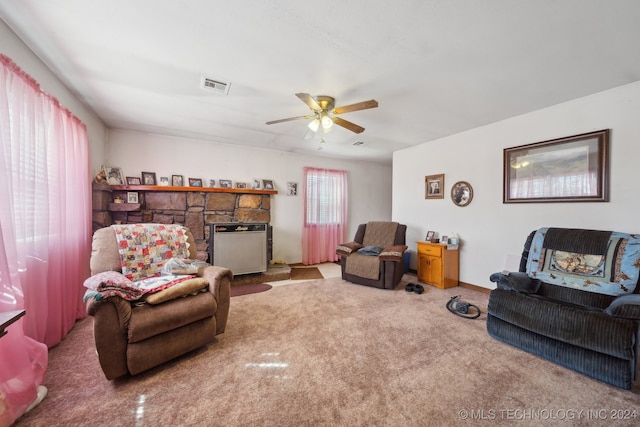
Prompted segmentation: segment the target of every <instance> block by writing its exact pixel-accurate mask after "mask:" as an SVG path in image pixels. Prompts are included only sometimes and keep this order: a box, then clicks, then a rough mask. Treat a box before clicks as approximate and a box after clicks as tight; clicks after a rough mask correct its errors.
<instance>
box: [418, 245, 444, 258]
mask: <svg viewBox="0 0 640 427" xmlns="http://www.w3.org/2000/svg"><path fill="white" fill-rule="evenodd" d="M443 248H444V246H441V245H435V244H427V245H425V244H422V245H418V253H421V254H425V255H431V256H437V257H442V249H443Z"/></svg>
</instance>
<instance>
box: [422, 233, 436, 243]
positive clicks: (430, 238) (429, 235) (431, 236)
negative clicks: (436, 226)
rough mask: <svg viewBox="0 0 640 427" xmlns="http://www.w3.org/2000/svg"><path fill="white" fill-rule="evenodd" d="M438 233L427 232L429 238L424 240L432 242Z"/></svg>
mask: <svg viewBox="0 0 640 427" xmlns="http://www.w3.org/2000/svg"><path fill="white" fill-rule="evenodd" d="M435 235H436V232H435V231H427V237H425V238H424V240H425V241H426V242H430V241H432V240H433V238H434V237H435Z"/></svg>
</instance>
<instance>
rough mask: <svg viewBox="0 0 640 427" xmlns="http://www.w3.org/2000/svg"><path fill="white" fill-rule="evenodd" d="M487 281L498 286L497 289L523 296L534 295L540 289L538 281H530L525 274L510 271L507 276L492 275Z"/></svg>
mask: <svg viewBox="0 0 640 427" xmlns="http://www.w3.org/2000/svg"><path fill="white" fill-rule="evenodd" d="M489 280H491V281H492V282H495V283H496V284H497V285H498V289H503V290H505V291H512V292H520V293H523V294H535V293H536V292H538V288H540V280H538V279H532V278H530V277H529V276H527V273H523V272H518V271H512V272H509V273H508V274H504V273H493V274H492V275H491V276H490V277H489Z"/></svg>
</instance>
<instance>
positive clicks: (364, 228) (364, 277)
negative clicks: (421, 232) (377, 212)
mask: <svg viewBox="0 0 640 427" xmlns="http://www.w3.org/2000/svg"><path fill="white" fill-rule="evenodd" d="M406 234H407V226H406V225H404V224H398V223H397V222H390V221H371V222H368V223H367V224H360V225H359V226H358V230H357V231H356V235H355V237H354V239H353V241H351V242H348V243H342V244H340V245H339V246H338V248H337V249H336V253H337V254H338V255H340V267H341V270H342V279H344V280H347V281H349V282H353V283H357V284H360V285H367V286H373V287H376V288H381V289H394V288H395V287H396V286H397V285H398V283H400V280H401V279H402V276H403V274H404V272H405V271H404V270H405V269H404V253H405V251H406V250H407V246H406V245H405V240H406Z"/></svg>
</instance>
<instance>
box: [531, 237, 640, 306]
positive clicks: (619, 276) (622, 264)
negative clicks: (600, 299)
mask: <svg viewBox="0 0 640 427" xmlns="http://www.w3.org/2000/svg"><path fill="white" fill-rule="evenodd" d="M548 231H549V229H548V228H541V229H539V230H538V231H537V232H536V234H535V235H534V237H533V240H532V242H531V250H530V251H529V258H528V260H527V275H528V276H529V277H531V278H536V279H540V280H542V281H544V282H547V283H551V284H554V285H558V286H566V287H569V288H576V289H581V290H583V291H590V292H596V293H600V294H606V295H614V296H616V295H624V294H631V293H633V292H634V290H635V288H636V284H637V283H638V277H639V276H640V272H639V269H640V239H639V237H638V236H636V235H634V234H626V233H618V232H606V233H607V235H606V236H604V235H603V234H602V233H603V232H596V234H585V233H584V230H575V231H576V232H578V233H580V235H581V237H583V238H584V237H587V236H589V237H590V238H591V239H593V240H592V242H591V243H596V244H591V245H585V244H584V243H583V242H580V239H576V238H574V237H575V236H571V234H572V231H573V230H566V231H565V232H564V233H562V234H563V236H564V237H563V239H565V238H566V242H575V244H573V243H564V244H562V245H560V244H559V243H558V236H559V234H558V233H557V231H556V230H553V231H552V234H554V235H555V236H554V238H553V239H549V240H547V239H545V237H546V235H547V232H548ZM605 237H606V240H605V239H604V238H605ZM603 241H604V243H605V244H603ZM559 247H561V249H562V250H561V249H558V248H559Z"/></svg>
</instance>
